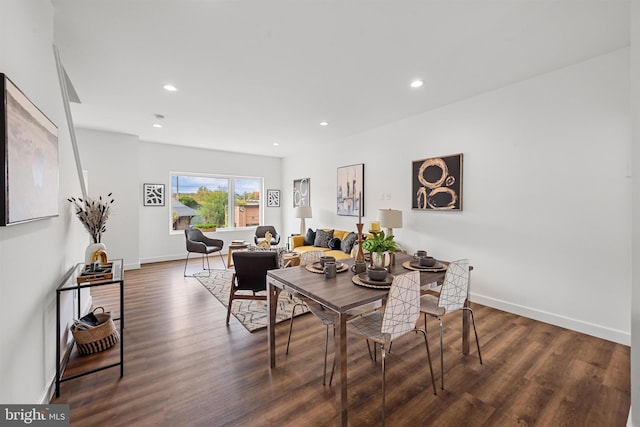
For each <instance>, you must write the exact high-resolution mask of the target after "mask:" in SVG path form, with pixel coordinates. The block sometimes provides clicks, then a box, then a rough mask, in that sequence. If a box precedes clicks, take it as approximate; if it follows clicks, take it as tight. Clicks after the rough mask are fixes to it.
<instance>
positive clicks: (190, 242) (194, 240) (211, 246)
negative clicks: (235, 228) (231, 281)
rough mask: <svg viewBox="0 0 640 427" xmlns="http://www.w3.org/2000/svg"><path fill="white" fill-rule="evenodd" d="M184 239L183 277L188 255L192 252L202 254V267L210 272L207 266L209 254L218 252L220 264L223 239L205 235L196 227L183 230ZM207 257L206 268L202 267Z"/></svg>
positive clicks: (185, 274)
mask: <svg viewBox="0 0 640 427" xmlns="http://www.w3.org/2000/svg"><path fill="white" fill-rule="evenodd" d="M184 236H185V239H186V240H185V241H186V245H187V259H186V260H185V262H184V277H187V264H188V263H189V255H190V254H192V253H199V254H201V255H202V269H203V270H208V271H209V272H211V268H210V267H209V254H212V253H215V252H218V254H219V255H220V259H221V260H222V265H223V266H225V268H226V265H225V263H224V258H223V257H222V248H223V247H224V241H222V240H220V239H212V238H209V237H207V236H205V235H204V234H203V233H202V231H200V230H199V229H197V228H188V229H186V230H184ZM205 258H206V259H207V268H204V260H205Z"/></svg>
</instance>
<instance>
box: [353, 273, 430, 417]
mask: <svg viewBox="0 0 640 427" xmlns="http://www.w3.org/2000/svg"><path fill="white" fill-rule="evenodd" d="M418 317H420V272H419V271H412V272H409V273H405V274H399V275H397V276H395V277H394V278H393V282H392V283H391V288H390V289H389V295H388V297H387V303H386V305H385V307H384V311H373V312H371V313H368V314H365V315H363V316H360V317H356V318H355V319H352V320H349V321H348V322H347V332H349V333H352V334H355V335H359V336H361V337H363V338H365V339H367V340H370V341H373V342H375V343H378V344H380V354H381V364H382V425H384V420H385V361H386V349H388V348H389V346H390V344H391V342H392V341H393V340H396V339H398V338H400V337H402V336H404V335H406V334H408V333H409V332H414V331H415V332H420V333H421V334H422V336H423V338H424V344H425V347H426V349H427V360H428V362H429V371H430V372H431V385H432V386H433V394H437V393H436V382H435V379H434V377H433V366H432V365H431V353H430V351H429V341H428V340H427V333H426V332H425V331H423V330H422V329H419V328H416V321H417V320H418Z"/></svg>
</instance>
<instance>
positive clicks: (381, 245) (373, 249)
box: [362, 231, 398, 267]
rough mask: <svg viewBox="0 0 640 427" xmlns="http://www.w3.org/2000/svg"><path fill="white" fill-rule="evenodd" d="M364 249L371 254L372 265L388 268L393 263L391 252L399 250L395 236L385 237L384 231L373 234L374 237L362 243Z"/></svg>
mask: <svg viewBox="0 0 640 427" xmlns="http://www.w3.org/2000/svg"><path fill="white" fill-rule="evenodd" d="M362 249H365V250H367V251H369V252H370V253H371V265H372V266H374V267H386V266H387V265H389V263H390V262H391V256H390V254H389V253H390V252H395V251H396V250H398V248H397V246H396V242H395V240H393V235H389V236H385V234H384V231H380V232H379V233H373V237H370V238H368V239H367V240H365V241H364V242H362Z"/></svg>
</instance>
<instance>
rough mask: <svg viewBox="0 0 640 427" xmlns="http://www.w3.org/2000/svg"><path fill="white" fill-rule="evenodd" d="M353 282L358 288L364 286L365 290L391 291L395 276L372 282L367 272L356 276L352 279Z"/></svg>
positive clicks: (388, 275) (390, 275)
mask: <svg viewBox="0 0 640 427" xmlns="http://www.w3.org/2000/svg"><path fill="white" fill-rule="evenodd" d="M351 281H352V282H353V283H354V284H355V285H358V286H364V287H365V288H374V289H390V288H391V284H392V283H393V274H387V277H386V279H385V280H383V281H379V280H371V279H369V276H368V275H367V273H366V272H364V273H360V274H356V275H355V276H353V277H352V278H351Z"/></svg>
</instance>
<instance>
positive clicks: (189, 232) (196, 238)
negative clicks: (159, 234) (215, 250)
mask: <svg viewBox="0 0 640 427" xmlns="http://www.w3.org/2000/svg"><path fill="white" fill-rule="evenodd" d="M184 235H185V236H186V238H187V240H191V241H192V242H202V238H203V237H205V235H204V234H202V231H201V230H200V229H199V228H187V229H186V230H184Z"/></svg>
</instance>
